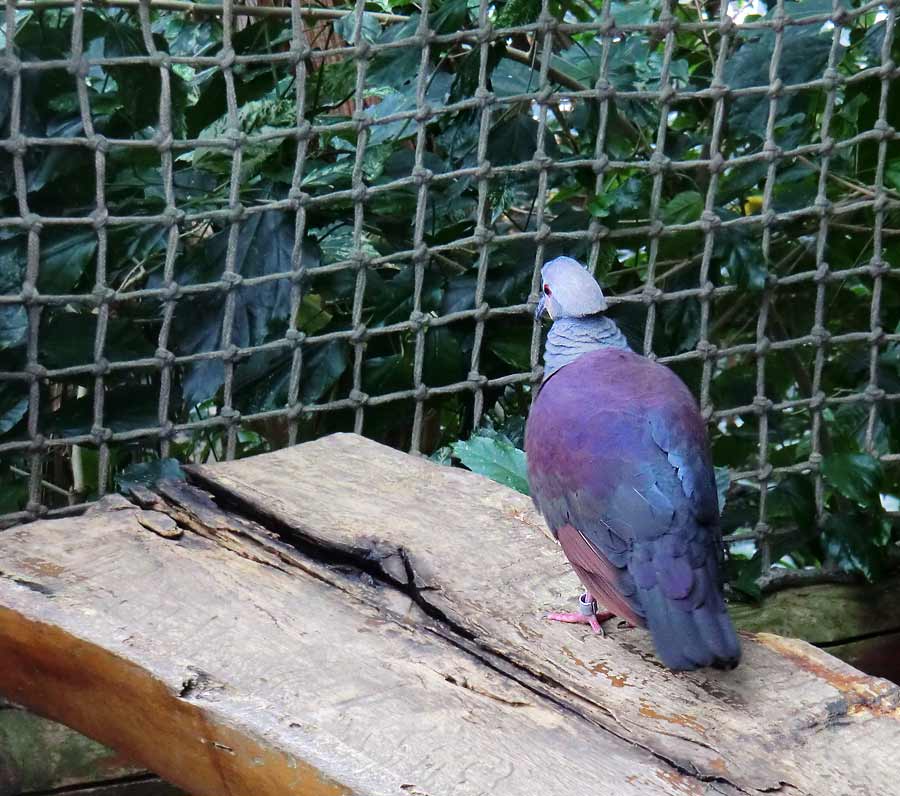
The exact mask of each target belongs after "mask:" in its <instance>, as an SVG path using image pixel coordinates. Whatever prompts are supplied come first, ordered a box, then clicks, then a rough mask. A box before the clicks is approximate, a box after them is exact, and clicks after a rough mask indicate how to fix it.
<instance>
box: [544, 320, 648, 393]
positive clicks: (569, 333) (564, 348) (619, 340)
mask: <svg viewBox="0 0 900 796" xmlns="http://www.w3.org/2000/svg"><path fill="white" fill-rule="evenodd" d="M600 348H624V349H626V350H631V349H630V348H629V347H628V342H627V341H626V340H625V335H624V334H622V332H621V330H620V329H619V327H618V326H616V324H615V322H614V321H613V320H611V319H610V318H607V317H606V316H605V315H589V316H587V317H586V318H559V319H558V320H556V321H554V322H553V326H551V327H550V332H549V333H548V334H547V346H546V348H545V349H544V379H547V378H549V376H550V375H552V374H553V373H554V372H555V371H557V370H559V369H560V368H561V367H562V366H563V365H568V364H569V363H570V362H574V361H575V360H576V359H578V357H580V356H584V355H585V354H589V353H590V352H591V351H596V350H598V349H600Z"/></svg>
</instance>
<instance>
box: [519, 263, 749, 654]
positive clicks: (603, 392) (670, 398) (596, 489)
mask: <svg viewBox="0 0 900 796" xmlns="http://www.w3.org/2000/svg"><path fill="white" fill-rule="evenodd" d="M606 309H607V301H606V298H605V296H604V295H603V291H602V289H601V288H600V285H599V284H598V283H597V281H596V280H595V279H594V277H593V276H592V275H591V274H590V272H589V271H588V270H587V269H586V268H585V267H584V266H583V265H582V264H581V263H579V262H578V261H577V260H574V259H572V258H571V257H557V258H556V259H553V260H551V261H549V262H547V263H546V264H545V265H544V266H543V268H542V269H541V295H540V300H539V302H538V305H537V309H536V313H535V316H536V318H538V319H539V320H540V319H541V318H542V317H543V315H544V313H547V314H548V315H549V316H550V318H551V319H552V321H553V324H552V326H551V327H550V330H549V332H548V334H547V341H546V345H545V351H544V375H543V380H542V382H541V385H540V386H539V388H538V393H537V397H536V398H535V400H534V403H533V405H532V407H531V411H530V413H529V416H528V420H527V423H526V428H525V453H526V460H527V473H528V482H529V488H530V493H531V496H532V500H533V501H534V505H535V507H536V508H537V510H538V511H539V512H540V513H541V514H542V515H543V517H544V519H545V521H546V523H547V525H548V527H549V529H550V531H551V533H552V535H553V536H554V537H555V538H556V540H557V541H558V542H559V544H560V546H561V547H562V550H563V552H564V554H565V556H566V558H567V559H568V561H569V563H570V565H571V566H572V568H573V569H574V571H575V573H576V574H577V575H578V577H579V579H580V580H581V583H582V585H583V586H584V587H585V589H586V592H585V593H584V594H582V595H581V598H580V600H579V606H578V608H579V610H578V611H577V612H573V613H552V614H550V615H549V616H548V618H549V619H553V620H556V621H562V622H577V623H584V624H587V625H590V627H591V629H592V630H593V631H594V632H595V633H602V628H601V624H602V622H604V621H606V620H607V619H610V618H612V617H614V616H618V617H620V618H621V619H623V620H625V622H626V623H628V624H630V625H633V626H637V627H646V628H647V629H649V631H650V634H651V636H652V638H653V642H654V647H655V649H656V653H657V656H658V658H659V659H660V660H661V661H662V663H663V664H664V665H665V666H666V667H668V668H669V669H671V670H673V671H691V670H695V669H700V668H704V667H710V666H711V667H715V668H718V669H732V668H734V667H735V666H737V665H738V663H739V661H740V658H741V645H740V641H739V639H738V636H737V633H736V632H735V629H734V626H733V625H732V622H731V620H730V618H729V616H728V612H727V610H726V604H725V598H724V593H723V571H724V545H723V542H722V533H721V528H720V520H719V499H718V493H717V491H716V481H715V470H714V468H713V464H712V455H711V451H710V445H709V438H708V435H707V431H706V424H705V423H704V421H703V417H702V415H701V414H700V411H699V409H698V406H697V403H696V401H695V399H694V397H693V395H692V393H691V392H690V390H689V389H688V387H687V386H686V385H685V384H684V382H683V381H682V380H681V379H680V378H679V377H678V376H677V375H676V374H675V373H674V372H672V371H671V370H670V369H669V368H667V367H666V366H665V365H662V364H660V363H658V362H655V361H653V360H651V359H648V358H647V357H644V356H641V355H640V354H637V353H635V352H634V351H632V350H631V348H630V347H629V345H628V342H627V340H626V338H625V336H624V334H623V333H622V331H621V330H620V329H619V328H618V326H617V325H616V323H615V322H614V321H613V320H612V319H611V318H609V317H608V316H607V315H605V314H604V313H605V311H606ZM598 600H599V602H600V604H601V605H602V606H603V608H604V609H605V610H604V611H602V612H598Z"/></svg>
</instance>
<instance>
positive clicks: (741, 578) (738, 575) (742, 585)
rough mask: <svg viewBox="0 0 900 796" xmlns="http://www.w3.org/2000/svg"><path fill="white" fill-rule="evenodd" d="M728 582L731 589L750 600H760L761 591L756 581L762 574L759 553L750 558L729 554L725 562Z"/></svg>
mask: <svg viewBox="0 0 900 796" xmlns="http://www.w3.org/2000/svg"><path fill="white" fill-rule="evenodd" d="M726 571H727V573H728V582H729V583H730V584H731V587H732V588H733V589H735V590H736V591H738V592H740V593H741V594H742V595H744V597H747V598H749V599H750V600H754V601H757V602H758V601H759V600H761V599H762V591H761V589H760V588H759V583H758V582H757V579H758V578H759V576H760V575H761V574H762V569H761V559H760V556H759V553H756V554H754V555H753V556H752V557H749V558H748V557H746V556H742V555H735V554H734V553H730V554H729V556H728V558H727V560H726Z"/></svg>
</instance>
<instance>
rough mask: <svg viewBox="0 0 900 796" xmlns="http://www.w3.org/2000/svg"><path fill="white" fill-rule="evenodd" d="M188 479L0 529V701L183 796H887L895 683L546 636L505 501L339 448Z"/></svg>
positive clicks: (318, 448)
mask: <svg viewBox="0 0 900 796" xmlns="http://www.w3.org/2000/svg"><path fill="white" fill-rule="evenodd" d="M194 477H195V478H196V479H197V480H198V481H200V482H202V483H203V484H205V485H206V486H207V487H208V488H209V489H210V490H211V491H213V492H214V493H215V494H217V495H218V496H219V499H218V505H216V504H215V503H213V502H211V501H209V500H206V499H204V498H203V496H202V495H198V494H197V493H196V490H192V489H191V488H190V487H186V486H184V485H180V484H172V485H170V486H169V487H168V488H167V489H165V490H163V495H164V498H165V499H163V498H159V497H155V496H153V495H146V494H144V495H140V496H139V497H140V501H141V504H142V508H140V509H138V508H135V507H134V506H133V505H131V504H129V503H128V502H127V501H124V500H121V499H120V500H118V501H116V500H110V501H107V502H106V505H105V506H104V507H101V508H100V509H98V510H97V511H95V512H92V513H91V514H89V515H86V516H84V517H80V518H75V519H69V520H59V521H54V522H41V523H35V524H32V525H29V526H23V527H21V528H18V529H14V530H12V531H8V532H5V533H3V534H0V661H3V662H4V665H3V666H0V694H5V695H6V696H8V697H9V698H11V699H13V700H15V701H17V702H19V703H23V704H26V705H29V706H30V707H32V708H33V709H35V710H37V711H39V712H42V713H43V714H45V715H48V716H50V717H51V718H54V719H57V720H60V721H63V722H65V723H67V724H69V725H70V726H72V727H75V728H77V729H79V730H81V731H82V732H85V733H86V734H88V735H90V736H91V737H93V738H95V739H97V740H99V741H101V742H103V743H107V744H109V745H111V746H113V747H114V748H116V749H117V750H118V751H120V752H121V753H123V754H125V755H127V756H128V757H129V758H131V759H134V760H136V761H139V762H141V763H142V764H144V765H146V766H147V767H148V768H150V769H152V770H154V771H156V772H158V773H159V774H161V775H162V776H164V777H165V778H166V779H168V780H169V781H171V782H173V783H175V784H177V785H179V786H181V787H183V788H184V789H185V790H187V791H188V792H190V793H192V794H194V796H206V795H207V794H208V795H209V796H223V794H224V795H225V796H228V794H234V796H237V795H238V794H243V793H252V794H254V796H256V794H260V796H268V794H273V795H274V794H279V796H280V795H281V794H288V795H289V794H303V795H304V796H317V795H318V794H349V793H358V794H367V796H368V795H369V794H372V795H376V794H397V795H398V796H402V795H403V794H407V795H409V794H413V795H414V794H420V795H421V794H427V795H428V796H439V795H440V796H443V794H460V795H461V796H462V795H463V794H466V795H467V794H491V796H501V794H502V796H517V794H528V795H529V796H533V794H542V796H543V795H544V794H546V796H556V794H563V793H564V794H566V796H570V795H571V794H572V793H614V794H617V796H618V794H623V796H628V795H629V794H638V793H640V794H645V793H654V794H704V793H724V794H732V796H733V794H737V793H756V792H761V791H766V792H781V793H790V794H816V796H819V795H820V794H829V793H858V794H868V793H871V794H879V796H881V794H895V793H900V778H898V776H897V770H896V763H895V761H894V760H893V755H891V754H886V753H885V750H888V749H893V748H897V744H898V742H900V697H898V689H897V688H896V687H894V686H892V685H891V684H889V683H886V682H884V681H880V680H877V679H875V678H871V677H867V676H865V675H862V674H861V673H859V672H857V671H855V670H854V669H852V668H850V667H849V666H846V665H844V664H842V663H840V662H839V661H837V660H835V659H834V658H831V657H830V656H828V655H826V654H824V653H821V652H820V651H818V650H816V649H815V648H813V647H811V646H809V645H807V644H805V643H802V642H796V641H790V640H787V639H782V638H779V637H776V636H765V635H762V636H760V637H759V638H757V639H747V640H746V641H745V661H744V663H743V664H742V666H741V667H740V668H739V669H737V670H736V671H734V672H729V673H716V672H712V673H708V672H704V673H692V674H672V673H670V672H668V671H667V670H665V669H664V668H662V667H661V666H660V665H659V664H658V663H657V662H656V660H655V658H654V656H653V654H652V648H651V646H650V643H649V639H648V638H647V636H646V634H644V633H643V631H639V630H620V629H617V628H615V627H613V628H612V629H611V631H610V637H609V638H607V639H600V638H597V637H594V636H592V635H590V634H588V633H585V632H583V631H582V630H581V629H580V628H573V627H567V626H562V625H556V624H551V623H547V622H546V621H544V620H543V618H542V616H543V613H545V612H546V611H547V610H549V609H551V608H558V607H560V606H562V605H565V604H566V603H568V602H570V601H572V600H573V599H574V597H575V596H576V594H577V593H578V588H577V583H576V581H575V579H574V577H573V576H572V575H571V574H570V573H569V571H568V567H567V565H566V563H565V561H564V559H563V557H562V554H561V552H560V551H559V550H558V548H557V547H556V546H555V544H554V543H553V542H552V541H550V540H549V539H548V538H547V537H546V536H545V535H544V533H543V526H542V523H541V522H540V520H539V518H538V517H537V516H536V515H535V514H534V512H533V510H532V508H531V506H530V503H529V502H528V500H527V499H526V498H524V497H522V496H521V495H518V494H516V493H513V492H510V491H509V490H507V489H505V488H503V487H500V486H498V485H496V484H493V483H491V482H489V481H487V480H485V479H482V478H480V477H478V476H475V475H473V474H471V473H466V472H463V471H459V470H451V469H449V468H442V467H439V466H437V465H434V464H431V463H429V462H427V461H424V460H421V459H414V458H411V457H408V456H405V455H403V454H399V453H397V452H395V451H391V450H389V449H386V448H383V447H382V446H379V445H376V444H374V443H371V442H367V441H365V440H363V439H361V438H358V437H354V436H352V435H339V436H335V437H330V438H327V439H325V440H321V441H319V442H315V443H309V444H306V445H302V446H299V447H297V448H294V449H291V450H287V451H282V452H279V453H276V454H269V455H266V456H261V457H256V458H254V459H246V460H242V461H240V462H234V463H230V464H227V465H220V466H217V467H214V468H201V469H200V470H198V471H196V472H195V473H194ZM173 524H174V525H173ZM177 531H180V533H178V532H177ZM160 534H164V535H160ZM167 537H168V538H167ZM7 663H8V665H6V664H7ZM845 786H846V787H845Z"/></svg>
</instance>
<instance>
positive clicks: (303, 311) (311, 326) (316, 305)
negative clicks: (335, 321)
mask: <svg viewBox="0 0 900 796" xmlns="http://www.w3.org/2000/svg"><path fill="white" fill-rule="evenodd" d="M332 317H333V316H332V315H331V313H330V312H328V310H326V309H325V306H324V304H323V302H322V297H321V296H320V295H319V294H318V293H307V294H306V295H304V296H303V300H302V301H301V302H300V307H299V309H298V310H297V328H298V329H300V330H301V331H303V332H305V333H306V334H308V335H309V334H315V333H316V332H318V331H321V330H322V329H324V328H325V327H326V326H328V324H329V323H331V319H332Z"/></svg>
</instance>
